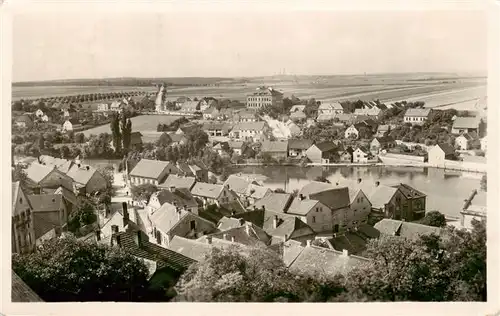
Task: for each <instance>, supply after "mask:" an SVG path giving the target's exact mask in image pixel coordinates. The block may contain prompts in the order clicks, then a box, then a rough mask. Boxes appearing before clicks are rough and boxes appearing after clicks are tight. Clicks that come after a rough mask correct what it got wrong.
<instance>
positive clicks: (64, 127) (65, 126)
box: [62, 120, 73, 132]
mask: <svg viewBox="0 0 500 316" xmlns="http://www.w3.org/2000/svg"><path fill="white" fill-rule="evenodd" d="M72 130H73V124H72V123H71V121H70V120H66V121H65V122H64V123H63V125H62V131H63V132H70V131H72Z"/></svg>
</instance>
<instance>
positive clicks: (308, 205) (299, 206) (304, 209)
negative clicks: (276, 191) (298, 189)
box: [287, 198, 319, 216]
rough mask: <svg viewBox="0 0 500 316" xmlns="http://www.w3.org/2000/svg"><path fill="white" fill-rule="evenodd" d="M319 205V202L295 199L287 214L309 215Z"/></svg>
mask: <svg viewBox="0 0 500 316" xmlns="http://www.w3.org/2000/svg"><path fill="white" fill-rule="evenodd" d="M318 203H319V201H317V200H309V199H304V200H301V199H300V198H295V199H293V202H292V204H291V205H290V208H289V209H288V211H287V213H288V214H294V215H295V214H296V215H302V216H303V215H307V213H309V212H310V211H311V210H312V209H313V208H314V207H315V206H316V205H317V204H318Z"/></svg>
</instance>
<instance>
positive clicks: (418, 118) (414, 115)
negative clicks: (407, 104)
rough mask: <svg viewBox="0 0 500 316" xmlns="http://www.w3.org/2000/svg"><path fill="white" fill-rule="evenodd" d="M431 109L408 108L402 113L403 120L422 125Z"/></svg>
mask: <svg viewBox="0 0 500 316" xmlns="http://www.w3.org/2000/svg"><path fill="white" fill-rule="evenodd" d="M430 113H431V109H408V110H406V113H405V115H404V122H405V123H411V124H412V125H422V124H424V122H425V121H427V119H428V118H429V114H430Z"/></svg>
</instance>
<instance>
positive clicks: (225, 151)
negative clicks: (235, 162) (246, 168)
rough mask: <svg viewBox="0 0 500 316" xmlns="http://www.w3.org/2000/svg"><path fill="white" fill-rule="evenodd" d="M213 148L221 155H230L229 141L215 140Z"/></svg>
mask: <svg viewBox="0 0 500 316" xmlns="http://www.w3.org/2000/svg"><path fill="white" fill-rule="evenodd" d="M212 149H213V150H214V151H215V152H216V153H217V154H218V155H219V156H221V157H222V156H226V157H227V156H229V144H228V142H214V145H213V146H212Z"/></svg>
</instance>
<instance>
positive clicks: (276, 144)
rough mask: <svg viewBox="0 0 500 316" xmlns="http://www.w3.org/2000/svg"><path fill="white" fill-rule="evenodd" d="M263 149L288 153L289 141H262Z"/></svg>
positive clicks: (264, 150)
mask: <svg viewBox="0 0 500 316" xmlns="http://www.w3.org/2000/svg"><path fill="white" fill-rule="evenodd" d="M261 151H262V152H271V153H276V152H281V153H286V152H288V142H280V141H268V140H266V141H264V142H263V143H262V147H261Z"/></svg>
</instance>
